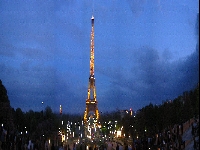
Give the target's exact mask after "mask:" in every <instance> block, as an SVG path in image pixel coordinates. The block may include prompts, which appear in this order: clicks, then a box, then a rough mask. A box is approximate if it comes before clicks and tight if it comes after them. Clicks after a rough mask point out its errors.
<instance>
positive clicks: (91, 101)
mask: <svg viewBox="0 0 200 150" xmlns="http://www.w3.org/2000/svg"><path fill="white" fill-rule="evenodd" d="M91 22H92V31H91V43H90V75H89V84H88V92H87V94H88V96H87V99H86V109H85V112H84V123H85V125H86V126H88V125H90V124H91V123H93V124H95V123H96V124H97V122H98V120H99V110H98V107H97V103H98V102H97V99H96V88H95V77H94V16H92V18H91Z"/></svg>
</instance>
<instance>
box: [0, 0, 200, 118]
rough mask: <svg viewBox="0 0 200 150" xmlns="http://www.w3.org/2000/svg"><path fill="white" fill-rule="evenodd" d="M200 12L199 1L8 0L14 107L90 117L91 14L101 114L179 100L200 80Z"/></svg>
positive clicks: (2, 69) (0, 13) (2, 31)
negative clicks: (87, 108) (87, 100)
mask: <svg viewBox="0 0 200 150" xmlns="http://www.w3.org/2000/svg"><path fill="white" fill-rule="evenodd" d="M198 13H199V1H198V0H190V1H188V0H175V1H174V0H124V1H122V0H95V1H92V0H82V1H75V0H58V1H57V0H54V1H50V0H17V1H11V0H1V2H0V79H1V80H2V83H3V85H4V86H5V88H6V89H7V92H8V93H7V94H8V98H9V100H10V105H11V107H13V108H15V109H16V108H18V107H19V108H21V109H22V111H24V112H26V111H29V110H30V109H32V110H34V111H40V110H42V109H45V108H46V106H50V107H51V108H52V110H53V112H59V106H60V105H62V109H63V113H82V114H83V112H84V110H85V100H86V98H87V88H88V78H89V58H90V33H91V17H92V15H94V18H95V19H94V20H95V23H94V28H95V29H94V30H95V37H94V40H95V78H96V93H97V100H98V108H99V111H101V112H107V111H115V110H117V109H119V110H122V109H130V108H132V109H133V110H138V109H141V108H142V107H144V106H146V105H148V104H149V103H152V104H158V105H159V104H162V101H166V100H173V99H174V98H176V97H178V96H179V95H182V94H183V92H184V91H190V90H192V89H194V88H195V87H196V86H197V83H198V82H199V43H198V39H199V34H198V33H199V28H198V24H199V21H198ZM42 102H44V103H43V104H42Z"/></svg>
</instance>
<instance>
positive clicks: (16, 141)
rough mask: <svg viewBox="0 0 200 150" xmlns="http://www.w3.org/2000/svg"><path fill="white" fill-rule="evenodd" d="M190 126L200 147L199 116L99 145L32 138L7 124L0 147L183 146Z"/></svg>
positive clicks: (134, 149)
mask: <svg viewBox="0 0 200 150" xmlns="http://www.w3.org/2000/svg"><path fill="white" fill-rule="evenodd" d="M189 127H192V131H191V134H192V136H193V142H194V144H193V147H194V149H195V150H198V149H199V121H198V119H192V120H189V121H188V122H186V123H183V124H176V125H174V126H171V127H168V128H166V129H164V130H163V131H162V132H158V133H155V136H153V137H152V138H149V137H143V138H140V139H133V142H132V143H130V142H128V141H123V142H119V141H117V140H116V139H115V140H112V141H111V140H109V141H105V142H104V143H102V144H100V145H96V144H93V145H86V143H84V142H83V143H78V144H76V143H65V144H63V143H62V142H61V143H60V144H59V146H58V143H56V144H55V143H54V142H52V143H50V142H49V141H46V140H44V138H42V137H41V138H39V139H37V140H35V139H31V138H30V137H29V136H25V135H23V134H19V133H17V132H10V131H9V130H8V129H6V127H3V126H2V127H1V129H0V150H98V149H99V150H147V149H149V148H150V149H154V150H184V149H185V147H186V145H187V144H188V142H191V141H184V140H183V139H182V136H183V134H184V132H185V130H187V129H188V128H189Z"/></svg>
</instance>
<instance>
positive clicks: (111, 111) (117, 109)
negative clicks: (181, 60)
mask: <svg viewBox="0 0 200 150" xmlns="http://www.w3.org/2000/svg"><path fill="white" fill-rule="evenodd" d="M198 86H199V83H197V85H196V87H194V88H193V89H191V90H188V91H183V94H184V93H185V92H190V91H193V90H195V89H196V88H197V87H198ZM183 94H182V95H178V96H177V97H176V98H178V97H179V96H183ZM176 98H174V99H167V100H163V101H162V103H161V104H159V105H158V106H160V105H163V103H164V102H167V101H170V100H172V101H174V100H175V99H176ZM8 100H9V97H8ZM9 101H10V100H9ZM150 104H152V105H153V106H155V105H157V104H153V103H151V102H150V103H149V104H147V105H145V106H143V107H142V108H144V107H146V106H148V105H150ZM10 106H11V105H10ZM47 107H50V106H45V108H44V109H41V110H38V111H35V110H32V109H30V110H28V111H26V112H29V111H33V112H42V111H45V109H46V108H47ZM11 108H13V109H14V110H15V111H16V109H18V108H19V107H18V108H14V107H12V106H11ZM50 108H51V107H50ZM142 108H140V109H138V110H141V109H142ZM20 109H21V108H20ZM21 110H22V109H21ZM51 110H52V112H53V113H55V114H58V115H59V114H60V112H59V110H58V111H53V109H52V108H51ZM122 110H124V111H125V110H128V111H130V108H127V109H119V108H116V109H115V110H110V111H105V112H102V111H101V110H99V112H100V113H113V112H116V111H122ZM138 110H132V111H133V112H137V111H138ZM22 112H24V113H26V112H25V111H23V110H22ZM62 114H64V115H83V114H84V111H83V113H63V110H62Z"/></svg>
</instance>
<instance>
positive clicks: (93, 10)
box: [92, 0, 94, 15]
mask: <svg viewBox="0 0 200 150" xmlns="http://www.w3.org/2000/svg"><path fill="white" fill-rule="evenodd" d="M92 15H94V0H92Z"/></svg>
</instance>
